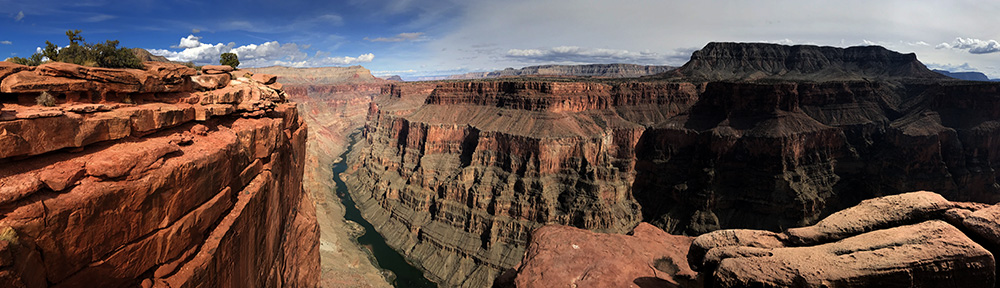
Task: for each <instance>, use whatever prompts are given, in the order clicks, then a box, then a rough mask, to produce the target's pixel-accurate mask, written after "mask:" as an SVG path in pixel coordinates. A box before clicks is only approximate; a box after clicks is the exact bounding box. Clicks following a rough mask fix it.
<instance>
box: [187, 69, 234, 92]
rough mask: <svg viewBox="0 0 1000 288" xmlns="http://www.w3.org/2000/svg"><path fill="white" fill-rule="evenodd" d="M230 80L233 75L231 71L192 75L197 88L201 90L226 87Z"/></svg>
mask: <svg viewBox="0 0 1000 288" xmlns="http://www.w3.org/2000/svg"><path fill="white" fill-rule="evenodd" d="M230 80H232V76H230V75H229V73H222V74H206V75H198V76H191V81H192V82H194V84H195V88H197V89H198V90H201V91H205V90H215V89H219V88H222V87H226V85H229V81H230Z"/></svg>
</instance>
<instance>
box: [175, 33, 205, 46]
mask: <svg viewBox="0 0 1000 288" xmlns="http://www.w3.org/2000/svg"><path fill="white" fill-rule="evenodd" d="M200 40H201V37H197V36H194V35H188V36H187V37H184V38H181V43H180V44H177V45H173V46H170V48H182V49H186V48H195V47H198V46H201V41H200Z"/></svg>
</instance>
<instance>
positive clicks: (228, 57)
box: [219, 52, 240, 69]
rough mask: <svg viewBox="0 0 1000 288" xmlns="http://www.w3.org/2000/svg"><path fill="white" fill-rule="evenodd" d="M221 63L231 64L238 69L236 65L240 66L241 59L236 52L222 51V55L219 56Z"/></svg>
mask: <svg viewBox="0 0 1000 288" xmlns="http://www.w3.org/2000/svg"><path fill="white" fill-rule="evenodd" d="M219 64H222V65H229V66H231V67H233V69H236V66H240V59H239V57H236V54H235V53H229V52H226V53H222V56H221V57H220V58H219Z"/></svg>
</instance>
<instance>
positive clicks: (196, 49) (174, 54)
mask: <svg viewBox="0 0 1000 288" xmlns="http://www.w3.org/2000/svg"><path fill="white" fill-rule="evenodd" d="M171 47H173V48H183V50H180V51H171V50H166V49H148V50H149V52H150V53H152V54H153V55H159V56H164V57H167V59H170V60H171V61H180V62H194V63H195V64H197V65H206V64H218V63H219V57H220V55H222V53H227V52H229V53H235V54H236V55H237V56H238V57H239V59H240V66H241V67H264V66H274V65H280V66H290V67H318V66H332V65H353V64H358V63H367V62H371V61H372V60H373V59H375V54H372V53H368V54H362V55H360V56H358V57H328V56H326V54H325V53H317V54H316V55H315V56H313V57H309V55H308V54H307V53H305V52H303V51H302V49H304V48H302V47H301V46H300V45H298V44H296V43H285V44H281V43H279V42H278V41H271V42H265V43H261V44H247V45H243V46H238V47H237V46H236V44H235V43H229V44H222V43H216V44H208V43H202V42H201V37H196V36H194V35H188V36H187V37H184V38H181V40H180V44H178V45H175V46H171Z"/></svg>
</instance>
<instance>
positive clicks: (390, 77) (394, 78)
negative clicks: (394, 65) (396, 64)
mask: <svg viewBox="0 0 1000 288" xmlns="http://www.w3.org/2000/svg"><path fill="white" fill-rule="evenodd" d="M378 78H379V79H382V80H386V81H395V82H403V77H400V76H399V75H388V76H382V77H378Z"/></svg>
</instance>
